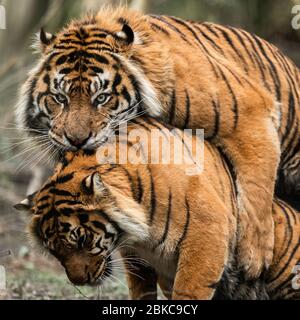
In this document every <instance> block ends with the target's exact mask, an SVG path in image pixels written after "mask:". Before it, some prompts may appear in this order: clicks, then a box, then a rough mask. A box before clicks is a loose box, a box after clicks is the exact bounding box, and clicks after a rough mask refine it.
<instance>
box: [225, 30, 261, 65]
mask: <svg viewBox="0 0 300 320" xmlns="http://www.w3.org/2000/svg"><path fill="white" fill-rule="evenodd" d="M228 28H229V30H230V31H231V32H232V33H233V34H234V35H235V36H236V38H237V40H238V41H239V42H240V44H241V46H242V47H243V49H244V50H245V52H246V53H247V55H248V57H249V58H250V60H251V62H252V63H253V65H255V60H254V58H253V56H252V53H251V52H250V51H249V50H248V46H247V45H246V43H245V41H244V39H243V37H242V36H241V34H240V32H239V30H238V29H236V28H232V27H228Z"/></svg>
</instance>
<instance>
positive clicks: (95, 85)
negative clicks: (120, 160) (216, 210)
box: [16, 7, 300, 278]
mask: <svg viewBox="0 0 300 320" xmlns="http://www.w3.org/2000/svg"><path fill="white" fill-rule="evenodd" d="M35 46H36V47H37V48H38V49H39V50H40V52H41V58H40V60H39V61H38V63H37V64H36V65H35V67H34V68H33V70H32V71H31V72H30V73H29V76H28V78H27V80H26V82H25V84H24V85H23V87H22V90H21V94H20V100H19V103H18V105H17V109H16V112H17V122H18V124H19V126H20V127H21V128H25V129H26V130H25V131H27V132H29V135H30V136H43V137H45V139H47V140H48V141H49V142H51V144H53V146H55V147H56V148H57V153H58V154H61V151H64V150H69V151H75V150H78V149H83V150H92V149H96V148H97V147H99V146H101V145H103V143H105V142H106V140H107V139H108V138H109V136H111V135H112V134H113V132H114V130H116V128H117V126H118V125H119V124H121V123H123V122H128V121H130V120H131V119H134V118H135V117H137V116H138V115H143V114H147V115H149V116H151V117H154V118H156V119H159V120H161V121H163V122H165V123H167V124H170V125H173V126H175V127H178V128H190V129H198V128H203V129H204V130H205V137H206V139H207V140H209V141H211V142H213V143H214V144H215V145H217V146H219V147H220V148H221V149H222V152H223V153H224V156H226V157H227V158H228V160H229V161H230V162H231V163H232V165H233V167H234V168H235V179H236V181H237V187H238V190H239V192H238V207H239V212H240V213H239V214H240V216H241V219H240V225H239V228H240V232H239V235H240V237H239V239H238V249H237V251H238V254H239V261H240V263H241V266H242V267H243V269H244V271H245V274H246V275H247V276H248V277H249V278H255V277H256V276H257V275H259V274H260V273H261V272H262V271H263V270H264V269H265V268H268V266H269V265H270V262H271V261H272V252H273V242H274V236H273V235H274V230H273V228H274V225H273V219H272V215H271V211H272V210H271V209H272V202H273V194H274V189H275V182H276V177H277V173H278V172H279V173H280V174H281V176H283V181H284V183H286V185H287V186H288V187H289V188H290V189H292V190H296V189H297V185H298V186H299V182H298V181H299V172H300V171H299V161H300V157H299V149H300V142H299V141H300V139H299V138H300V131H299V112H300V111H299V108H297V105H299V90H298V88H299V71H298V68H297V67H296V66H295V64H294V63H293V62H292V61H291V60H289V59H288V58H287V57H286V56H285V55H284V54H282V53H281V52H280V51H279V50H278V49H277V48H276V47H275V46H273V45H272V44H270V43H268V42H266V41H264V40H262V39H261V38H259V37H257V36H256V35H253V34H250V33H248V32H246V31H244V30H241V29H237V28H232V27H225V26H221V25H218V24H213V23H207V22H204V23H200V22H195V21H189V20H183V19H180V18H177V17H173V16H164V15H146V14H142V13H139V12H136V11H133V10H130V9H127V8H123V7H120V8H119V7H117V8H103V9H101V10H100V11H99V13H98V14H96V15H89V16H86V17H83V18H82V19H78V20H74V21H71V22H70V23H69V24H68V25H67V26H66V27H65V28H63V29H62V30H61V31H59V32H58V33H57V34H50V33H47V32H45V31H44V30H43V29H42V30H41V32H40V35H39V39H38V42H37V44H36V45H35ZM288 187H287V188H288ZM254 256H255V257H256V258H255V259H253V257H254Z"/></svg>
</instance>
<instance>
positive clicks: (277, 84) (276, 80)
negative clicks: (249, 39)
mask: <svg viewBox="0 0 300 320" xmlns="http://www.w3.org/2000/svg"><path fill="white" fill-rule="evenodd" d="M253 39H254V41H255V42H256V43H257V45H258V47H259V49H260V51H261V53H262V55H263V56H264V57H265V59H266V60H267V62H268V63H269V66H270V68H271V70H270V71H271V76H272V78H273V80H274V85H275V90H276V99H277V101H278V102H281V91H280V87H281V83H280V79H279V75H278V72H277V70H276V67H275V66H274V64H273V62H272V60H271V59H270V57H269V55H268V54H267V53H266V51H265V48H264V46H263V43H262V40H261V39H259V38H258V37H257V36H256V35H253Z"/></svg>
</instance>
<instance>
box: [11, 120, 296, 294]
mask: <svg viewBox="0 0 300 320" xmlns="http://www.w3.org/2000/svg"><path fill="white" fill-rule="evenodd" d="M145 120H146V121H145ZM133 128H134V129H137V130H139V131H140V132H141V134H140V137H143V138H142V139H144V140H145V139H147V138H149V139H151V133H150V131H151V130H152V129H157V128H161V129H163V128H164V129H165V130H169V129H168V128H166V127H164V126H163V125H162V124H161V123H159V122H157V121H155V120H153V119H139V120H136V121H135V124H133V125H132V126H131V127H130V130H129V133H130V132H131V129H133ZM144 130H146V133H147V134H146V135H145V134H142V133H145V131H144ZM176 139H179V140H181V139H182V132H180V131H177V134H176ZM192 139H197V138H196V137H195V136H194V137H193V138H192ZM144 140H143V141H144ZM120 141H122V140H120ZM119 143H121V142H119ZM127 143H128V144H127V146H128V147H132V145H133V144H135V143H136V137H135V138H132V137H131V138H130V135H129V141H128V142H127ZM195 143H201V141H197V140H196V141H195ZM151 147H153V146H152V145H151ZM143 150H144V149H143ZM144 151H145V150H144ZM190 152H191V154H194V152H193V150H192V149H190ZM204 152H205V166H204V170H203V172H202V173H201V174H199V175H193V176H189V175H187V174H186V171H185V170H186V169H187V168H188V167H189V166H190V165H186V164H181V165H179V164H178V165H175V164H169V165H161V164H142V163H137V164H99V162H98V160H97V157H96V155H95V154H90V155H89V154H87V153H85V152H84V151H81V152H79V153H76V154H73V153H68V154H67V155H66V156H65V158H64V159H63V161H62V162H61V163H60V164H58V166H57V168H56V173H55V174H54V175H53V177H51V178H49V180H48V181H47V182H46V184H45V185H44V186H43V187H42V189H41V190H39V191H38V192H37V193H36V194H35V195H34V196H33V198H31V199H28V200H27V203H26V202H23V204H20V205H18V206H17V208H18V209H21V210H23V209H26V210H29V211H31V214H32V216H31V220H30V231H29V232H30V235H31V236H32V237H33V238H35V240H36V241H37V243H38V244H40V245H41V246H42V247H44V249H46V250H49V251H50V252H51V253H52V254H53V255H54V256H55V257H57V259H58V260H59V261H60V262H61V263H62V265H63V266H64V267H65V269H66V273H67V275H68V277H69V279H70V280H71V281H72V282H73V283H75V284H81V285H82V284H91V285H95V284H101V283H102V281H103V280H104V279H105V278H106V277H109V276H110V274H111V273H112V269H113V266H114V261H113V258H112V256H111V253H112V252H114V251H115V250H119V251H120V252H121V254H122V256H123V258H124V262H125V266H126V268H127V270H128V274H127V277H128V286H129V289H130V295H131V298H133V299H147V298H150V299H155V298H156V294H157V291H156V290H157V283H159V285H160V287H161V288H162V290H163V292H164V293H165V295H166V296H167V297H169V298H173V299H212V298H214V299H299V298H300V291H299V290H297V289H296V288H294V289H293V287H292V282H293V279H294V278H295V275H294V274H292V271H293V268H294V267H295V266H296V265H297V264H299V263H300V242H299V237H300V215H299V213H298V212H296V211H294V210H293V209H292V208H290V207H289V206H288V205H286V204H284V203H283V202H281V201H279V200H276V201H275V202H274V205H273V219H274V222H275V250H274V258H273V261H272V263H271V267H270V269H269V270H268V271H267V272H266V274H265V275H264V276H262V277H261V278H258V279H255V280H252V281H248V280H247V279H245V276H244V274H243V272H241V270H240V268H239V264H238V255H237V253H236V246H237V238H238V232H239V230H238V227H237V226H238V223H239V221H238V220H239V215H238V214H237V212H238V210H237V202H236V201H237V199H236V186H235V183H234V180H233V179H232V172H231V168H230V166H228V163H227V162H226V161H225V159H224V158H223V157H222V156H221V154H220V152H219V151H218V149H217V148H215V147H214V146H213V145H212V144H210V143H208V142H206V143H205V146H204ZM145 261H147V263H145Z"/></svg>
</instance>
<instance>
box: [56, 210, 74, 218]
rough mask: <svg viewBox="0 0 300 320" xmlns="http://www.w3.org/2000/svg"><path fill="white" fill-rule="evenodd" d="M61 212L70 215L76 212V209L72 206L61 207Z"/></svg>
mask: <svg viewBox="0 0 300 320" xmlns="http://www.w3.org/2000/svg"><path fill="white" fill-rule="evenodd" d="M59 213H60V214H62V215H64V216H68V217H69V216H70V215H71V214H72V213H74V210H73V209H72V208H61V209H59Z"/></svg>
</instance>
